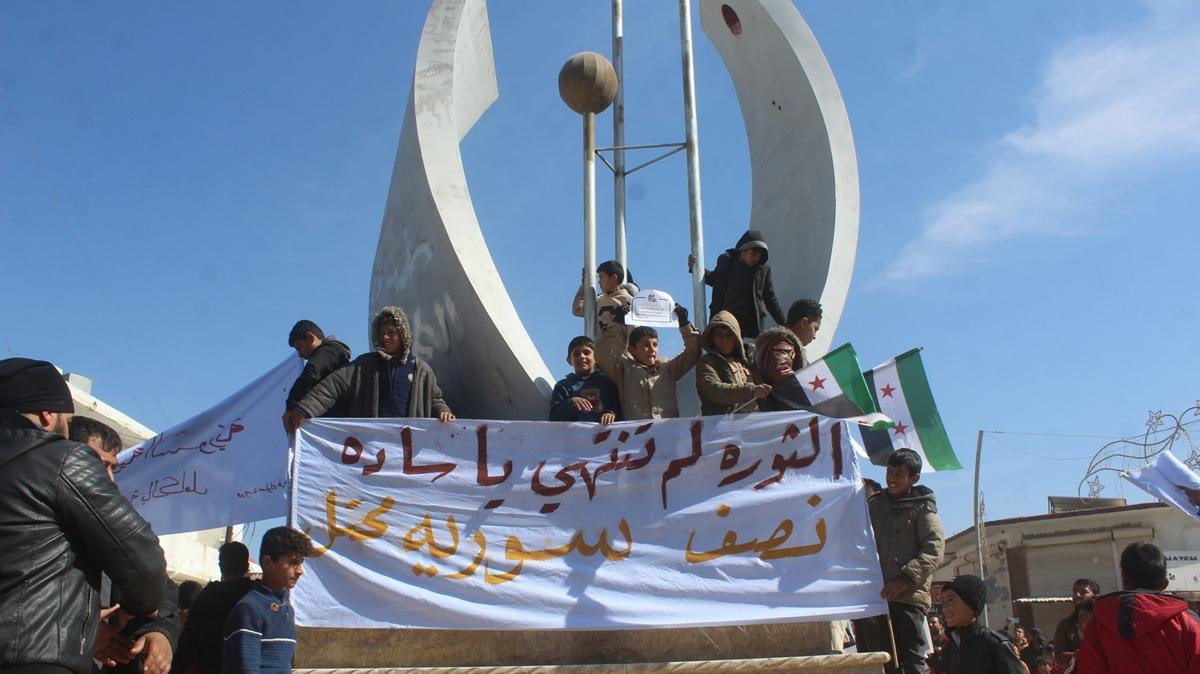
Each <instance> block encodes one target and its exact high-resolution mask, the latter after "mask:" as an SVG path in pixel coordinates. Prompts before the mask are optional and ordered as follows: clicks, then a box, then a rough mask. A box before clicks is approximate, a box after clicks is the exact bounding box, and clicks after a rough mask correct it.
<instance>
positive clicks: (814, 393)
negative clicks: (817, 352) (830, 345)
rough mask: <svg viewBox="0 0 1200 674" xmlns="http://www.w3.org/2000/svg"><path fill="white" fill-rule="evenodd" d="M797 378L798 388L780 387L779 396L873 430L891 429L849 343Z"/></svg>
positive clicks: (811, 366) (831, 352) (820, 412)
mask: <svg viewBox="0 0 1200 674" xmlns="http://www.w3.org/2000/svg"><path fill="white" fill-rule="evenodd" d="M794 376H795V379H796V384H798V386H788V387H786V388H784V387H777V388H776V391H775V393H774V395H776V397H778V398H780V399H782V400H784V401H785V402H788V403H790V404H791V405H793V406H795V407H798V408H800V409H805V410H810V411H812V412H814V413H816V414H820V415H821V416H825V417H834V418H836V419H856V420H858V421H859V423H861V424H868V425H872V427H879V428H886V427H887V426H890V421H889V420H888V419H887V418H885V417H884V416H883V415H880V414H879V410H878V409H876V407H875V403H874V401H872V400H871V392H870V390H869V389H868V388H867V382H866V381H865V380H864V379H863V375H862V366H860V365H859V364H858V355H857V354H856V353H854V347H852V346H850V345H849V344H843V345H842V346H839V347H838V348H836V349H834V350H833V351H830V352H829V353H828V354H826V355H825V357H824V358H822V359H821V360H818V361H817V362H815V363H812V364H810V365H809V366H808V367H806V368H804V369H803V370H800V371H799V372H797V373H796V374H795V375H794Z"/></svg>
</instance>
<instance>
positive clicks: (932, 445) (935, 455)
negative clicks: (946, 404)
mask: <svg viewBox="0 0 1200 674" xmlns="http://www.w3.org/2000/svg"><path fill="white" fill-rule="evenodd" d="M863 376H864V378H865V379H866V382H867V386H869V387H870V394H871V398H872V399H873V400H874V402H875V405H876V406H877V407H878V409H879V411H880V412H882V413H883V414H886V415H887V416H888V417H890V418H891V419H893V420H894V421H895V422H896V425H895V426H894V427H893V428H891V429H888V430H886V431H882V430H871V429H867V428H863V429H861V431H862V439H863V445H865V447H866V450H867V454H868V455H870V457H871V463H873V464H875V465H877V466H884V465H887V459H888V457H889V456H891V454H892V452H894V451H896V450H897V449H900V448H902V447H907V448H908V449H911V450H913V451H914V452H916V453H917V454H920V455H921V459H922V460H923V461H924V462H925V465H927V466H929V467H930V468H933V469H934V470H958V469H960V468H962V464H960V463H959V462H958V457H956V456H955V455H954V448H953V447H951V446H950V438H949V437H948V436H947V435H946V427H945V426H943V425H942V417H941V416H940V415H939V414H938V411H937V405H935V404H934V403H933V393H932V392H931V391H930V390H929V379H928V378H927V377H926V376H925V366H924V365H923V364H922V363H921V350H920V349H913V350H912V351H909V352H908V353H905V354H903V355H900V356H896V357H895V358H893V359H892V360H889V361H888V362H886V363H884V364H882V365H879V366H877V367H876V368H875V369H873V370H871V371H870V372H866V373H864V375H863Z"/></svg>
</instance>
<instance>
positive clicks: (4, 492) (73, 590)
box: [0, 358, 167, 674]
mask: <svg viewBox="0 0 1200 674" xmlns="http://www.w3.org/2000/svg"><path fill="white" fill-rule="evenodd" d="M74 412H75V405H74V403H73V402H72V400H71V391H70V389H69V388H68V387H67V383H66V381H64V380H63V378H62V375H61V374H59V372H58V370H57V369H56V368H55V367H54V366H53V365H51V364H50V363H47V362H45V361H38V360H31V359H29V358H9V359H6V360H0V540H3V541H4V546H3V547H0V632H2V633H3V635H4V636H3V642H4V646H3V647H2V648H0V672H2V671H18V670H19V671H21V672H22V673H23V674H43V673H46V674H50V673H64V674H65V673H66V672H75V673H78V674H84V673H85V672H90V671H91V669H92V647H93V644H94V642H95V639H96V627H97V624H98V623H99V609H100V604H99V600H100V574H101V572H104V573H106V574H108V576H109V578H110V579H112V583H113V585H114V586H115V587H116V588H118V589H119V590H120V591H121V596H122V604H121V608H122V610H124V611H125V612H126V613H128V614H130V615H132V616H135V617H138V616H150V615H153V614H154V613H155V611H156V610H157V608H158V604H159V600H160V598H161V593H162V589H163V586H164V585H165V584H166V580H167V575H166V571H167V565H166V560H165V559H164V558H163V552H162V549H161V548H160V547H159V546H158V538H157V537H156V536H155V535H154V532H153V531H151V530H150V525H149V524H147V523H146V521H145V520H143V519H142V517H141V516H140V515H138V513H137V511H136V510H134V509H133V506H132V505H131V504H130V503H129V500H128V499H126V498H125V497H124V496H122V495H121V493H120V492H118V491H117V487H116V485H115V484H113V482H112V480H110V479H109V477H108V474H107V473H106V472H105V468H104V464H103V463H101V462H100V459H99V458H98V457H97V456H96V453H95V452H93V451H92V450H91V448H89V447H88V446H87V445H84V444H80V443H78V442H71V441H70V440H67V439H66V437H65V436H66V435H67V434H68V433H69V423H70V420H71V416H72V415H73V414H74Z"/></svg>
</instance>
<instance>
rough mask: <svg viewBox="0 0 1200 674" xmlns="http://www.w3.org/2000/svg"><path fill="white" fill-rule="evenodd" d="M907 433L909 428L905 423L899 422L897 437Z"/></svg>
mask: <svg viewBox="0 0 1200 674" xmlns="http://www.w3.org/2000/svg"><path fill="white" fill-rule="evenodd" d="M907 431H908V426H905V425H904V422H899V423H897V424H896V435H904V434H905V433H906V432H907Z"/></svg>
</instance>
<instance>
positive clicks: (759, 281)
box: [704, 248, 787, 338]
mask: <svg viewBox="0 0 1200 674" xmlns="http://www.w3.org/2000/svg"><path fill="white" fill-rule="evenodd" d="M737 258H738V252H737V249H735V248H730V249H729V250H727V251H725V252H724V253H721V255H720V256H719V257H718V258H717V267H716V269H713V270H712V271H706V272H704V283H705V285H708V286H711V287H712V289H713V291H712V302H711V303H710V304H709V305H708V315H709V316H716V315H717V312H718V311H721V310H722V309H724V308H725V307H726V303H725V289H726V287H727V286H728V285H729V273H730V270H731V269H732V268H733V265H735V264H741V263H740V262H738V259H737ZM754 309H755V315H756V316H757V318H758V323H757V324H756V325H743V326H741V328H742V335H743V336H744V337H748V338H751V337H757V336H758V334H759V333H761V332H762V331H763V329H764V326H763V316H765V315H766V314H768V313H770V314H771V318H773V319H775V323H776V324H778V325H786V324H787V319H786V317H785V316H784V315H783V307H781V306H779V298H778V297H776V296H775V284H774V283H772V282H771V266H770V265H768V264H767V260H766V257H764V258H763V261H762V262H760V263H759V264H758V265H757V266H755V267H754Z"/></svg>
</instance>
